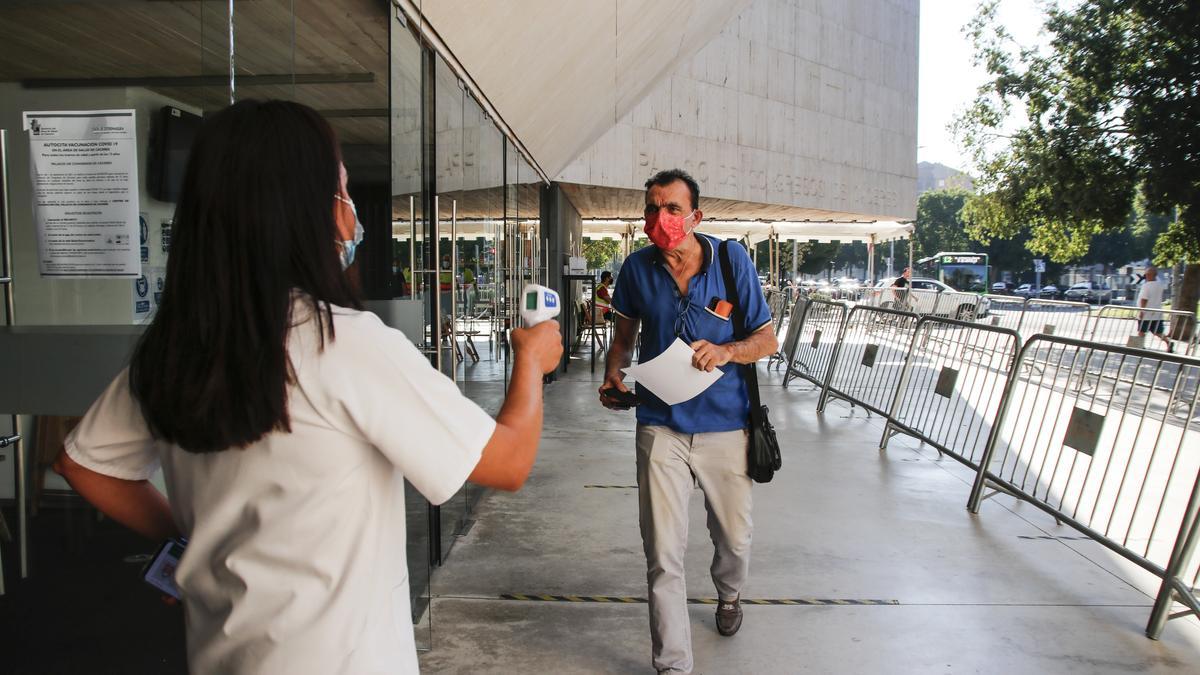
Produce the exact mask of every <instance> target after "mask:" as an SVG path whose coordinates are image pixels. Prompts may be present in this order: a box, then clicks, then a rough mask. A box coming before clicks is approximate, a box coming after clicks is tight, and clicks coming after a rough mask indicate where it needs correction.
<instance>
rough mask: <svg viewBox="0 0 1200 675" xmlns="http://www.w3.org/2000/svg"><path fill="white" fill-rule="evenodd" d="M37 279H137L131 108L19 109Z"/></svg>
mask: <svg viewBox="0 0 1200 675" xmlns="http://www.w3.org/2000/svg"><path fill="white" fill-rule="evenodd" d="M24 129H25V130H26V131H27V132H29V151H30V162H29V167H30V168H29V171H30V178H31V180H32V184H33V217H34V222H35V225H36V227H37V233H38V262H39V265H38V266H39V270H40V271H41V274H42V276H43V277H61V278H81V277H122V278H133V279H136V278H137V277H139V276H141V259H140V255H139V253H140V251H139V248H140V244H139V241H140V237H139V234H140V233H139V229H140V228H139V225H138V174H137V141H136V128H135V119H134V111H133V110H92V111H83V110H67V111H46V112H26V113H25V114H24Z"/></svg>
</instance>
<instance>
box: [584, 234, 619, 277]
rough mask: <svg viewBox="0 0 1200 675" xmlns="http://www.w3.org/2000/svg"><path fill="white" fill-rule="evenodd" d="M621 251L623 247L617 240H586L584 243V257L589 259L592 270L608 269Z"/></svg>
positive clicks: (589, 266)
mask: <svg viewBox="0 0 1200 675" xmlns="http://www.w3.org/2000/svg"><path fill="white" fill-rule="evenodd" d="M620 250H621V245H620V243H618V242H617V240H615V239H585V240H584V241H583V257H584V258H587V264H588V269H590V270H597V269H601V268H603V267H608V264H609V263H611V262H612V261H613V258H615V257H617V253H618V252H619V251H620Z"/></svg>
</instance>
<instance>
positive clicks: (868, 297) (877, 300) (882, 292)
mask: <svg viewBox="0 0 1200 675" xmlns="http://www.w3.org/2000/svg"><path fill="white" fill-rule="evenodd" d="M891 291H892V289H890V288H876V287H874V286H872V287H870V288H864V289H862V290H861V291H860V292H859V293H858V299H857V300H856V302H857V303H858V304H860V305H867V306H869V307H879V306H880V305H882V304H883V303H884V302H885V301H887V300H889V299H891V298H892V295H893V294H892V292H891Z"/></svg>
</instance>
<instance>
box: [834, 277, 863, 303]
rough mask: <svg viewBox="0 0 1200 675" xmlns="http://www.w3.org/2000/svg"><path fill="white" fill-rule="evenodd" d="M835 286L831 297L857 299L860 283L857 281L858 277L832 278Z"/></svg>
mask: <svg viewBox="0 0 1200 675" xmlns="http://www.w3.org/2000/svg"><path fill="white" fill-rule="evenodd" d="M833 283H834V286H835V287H836V288H835V289H834V292H833V297H835V298H838V299H841V300H857V299H858V295H859V291H860V290H861V288H862V285H861V284H859V283H858V279H854V278H852V277H842V278H840V279H835V280H834V282H833Z"/></svg>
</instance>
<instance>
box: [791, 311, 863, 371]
mask: <svg viewBox="0 0 1200 675" xmlns="http://www.w3.org/2000/svg"><path fill="white" fill-rule="evenodd" d="M848 312H849V309H848V308H847V307H846V305H845V304H844V303H841V302H830V301H828V300H809V301H808V303H807V304H806V305H805V306H804V310H803V314H802V315H801V317H802V318H801V320H800V321H799V326H798V327H797V329H796V335H795V337H794V339H793V340H792V342H791V345H790V349H789V346H787V345H785V347H784V358H785V359H786V360H787V364H788V365H787V368H786V370H785V373H784V376H783V386H784V387H787V386H788V382H790V381H791V379H792V378H793V377H801V378H804V379H806V380H808V381H809V382H812V383H813V384H814V385H816V386H818V387H823V386H824V385H825V380H826V376H827V375H828V373H829V367H830V365H831V364H832V363H833V355H834V352H836V351H837V345H838V341H839V340H840V339H841V335H842V330H843V329H844V327H845V324H846V317H847V313H848Z"/></svg>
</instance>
